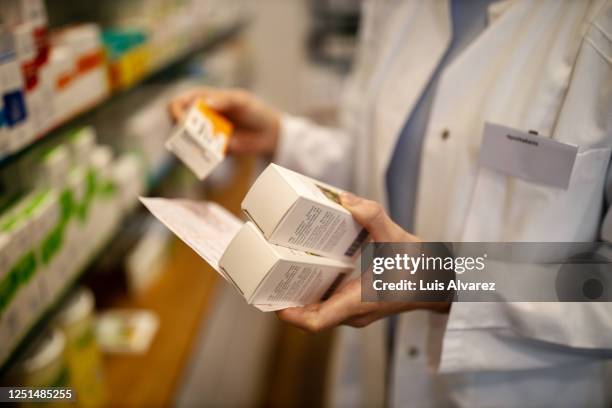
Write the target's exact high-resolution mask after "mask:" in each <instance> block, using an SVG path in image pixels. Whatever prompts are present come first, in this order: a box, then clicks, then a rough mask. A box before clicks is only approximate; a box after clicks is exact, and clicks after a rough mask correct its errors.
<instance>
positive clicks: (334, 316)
mask: <svg viewBox="0 0 612 408" xmlns="http://www.w3.org/2000/svg"><path fill="white" fill-rule="evenodd" d="M340 198H341V202H342V205H343V206H344V207H345V208H346V209H347V210H349V211H350V212H351V213H352V214H353V217H354V218H355V220H357V222H359V223H360V224H361V225H363V226H364V228H366V229H367V230H368V232H369V233H370V237H371V238H372V240H373V241H377V242H419V239H418V238H417V237H415V236H414V235H412V234H409V233H408V232H406V231H404V230H403V229H402V228H401V227H400V226H399V225H397V224H396V223H394V222H393V221H392V220H391V218H389V216H388V215H387V213H386V212H385V210H384V209H383V208H382V207H381V206H380V204H378V203H376V202H374V201H370V200H366V199H363V198H360V197H356V196H354V195H352V194H349V193H345V194H342V195H341V197H340ZM449 308H450V304H449V303H446V302H362V301H361V279H360V278H356V279H353V280H351V281H349V282H347V283H346V284H345V285H344V286H343V287H341V288H340V289H339V290H337V291H336V292H335V293H334V294H333V295H332V296H331V297H330V298H329V299H327V300H326V301H323V302H319V303H315V304H312V305H308V306H305V307H292V308H288V309H285V310H281V311H279V312H277V315H278V317H279V318H280V319H281V320H284V321H286V322H288V323H291V324H293V325H295V326H297V327H300V328H302V329H304V330H307V331H310V332H319V331H321V330H326V329H329V328H332V327H336V326H339V325H341V324H345V325H349V326H353V327H364V326H367V325H368V324H370V323H372V322H374V321H376V320H378V319H381V318H383V317H386V316H389V315H392V314H396V313H401V312H406V311H409V310H415V309H429V310H434V311H437V312H443V313H445V312H448V310H449Z"/></svg>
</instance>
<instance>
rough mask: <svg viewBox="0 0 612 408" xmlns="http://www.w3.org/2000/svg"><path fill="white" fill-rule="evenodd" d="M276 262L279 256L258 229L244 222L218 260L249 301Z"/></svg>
mask: <svg viewBox="0 0 612 408" xmlns="http://www.w3.org/2000/svg"><path fill="white" fill-rule="evenodd" d="M277 261H278V254H277V253H276V252H275V251H274V249H273V248H272V246H271V245H270V244H268V243H267V241H266V240H265V238H264V237H263V235H261V232H259V230H258V229H257V227H256V226H255V225H253V224H252V223H251V222H248V221H247V223H246V224H245V225H244V226H243V227H242V228H241V229H240V231H238V233H237V234H236V236H235V237H234V239H232V241H231V242H230V244H229V245H228V247H227V249H226V250H225V252H224V253H223V255H222V256H221V259H220V260H219V266H220V267H221V268H222V269H223V270H224V272H225V273H226V274H227V275H229V276H230V278H231V280H232V282H233V283H234V284H235V285H236V286H237V287H238V288H239V289H240V291H241V292H242V294H243V295H244V297H245V298H246V299H250V298H251V296H252V294H253V293H254V292H255V290H256V289H257V287H258V286H259V284H260V283H261V282H262V281H263V280H264V278H265V276H266V275H267V274H268V272H269V271H271V270H272V269H273V267H274V264H276V262H277Z"/></svg>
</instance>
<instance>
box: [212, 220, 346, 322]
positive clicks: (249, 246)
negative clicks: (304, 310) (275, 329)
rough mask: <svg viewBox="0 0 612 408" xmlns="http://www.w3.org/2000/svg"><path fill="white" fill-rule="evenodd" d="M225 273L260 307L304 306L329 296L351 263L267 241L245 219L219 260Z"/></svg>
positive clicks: (252, 302)
mask: <svg viewBox="0 0 612 408" xmlns="http://www.w3.org/2000/svg"><path fill="white" fill-rule="evenodd" d="M219 267H220V269H221V272H222V273H223V274H224V275H225V277H226V278H227V279H228V280H229V281H230V282H232V283H233V284H234V286H235V287H236V288H237V289H238V290H239V291H240V293H241V294H242V295H243V296H244V298H245V299H246V300H247V302H248V303H250V304H253V305H254V306H256V307H257V308H259V309H261V310H277V309H281V308H284V307H292V306H304V305H307V304H311V303H316V302H318V301H320V300H322V299H324V298H326V297H328V296H329V295H330V294H331V293H332V292H333V291H334V290H335V289H336V288H337V287H338V285H339V284H340V283H341V282H342V281H343V280H344V278H345V277H346V276H348V275H349V274H350V273H351V271H352V270H353V265H352V264H350V263H347V262H342V261H338V260H335V259H330V258H324V257H320V256H316V255H311V254H308V253H305V252H300V251H296V250H292V249H289V248H285V247H281V246H278V245H273V244H270V243H269V242H268V241H266V239H265V237H264V236H263V235H262V234H261V232H260V231H259V229H258V228H257V227H256V226H255V225H254V224H253V223H251V222H248V221H247V222H246V223H245V224H244V225H243V226H242V227H241V228H240V230H239V231H238V233H237V234H236V236H235V237H234V238H233V239H232V241H231V242H230V244H229V245H228V246H227V248H226V249H225V251H224V253H223V255H222V256H221V259H220V261H219Z"/></svg>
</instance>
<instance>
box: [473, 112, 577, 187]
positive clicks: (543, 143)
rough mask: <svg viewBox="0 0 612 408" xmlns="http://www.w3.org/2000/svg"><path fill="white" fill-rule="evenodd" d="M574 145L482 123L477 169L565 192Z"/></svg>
mask: <svg viewBox="0 0 612 408" xmlns="http://www.w3.org/2000/svg"><path fill="white" fill-rule="evenodd" d="M577 154H578V146H575V145H571V144H567V143H561V142H558V141H556V140H552V139H549V138H547V137H543V136H539V135H537V134H533V133H528V132H522V131H520V130H516V129H512V128H509V127H506V126H501V125H495V124H492V123H485V127H484V135H483V138H482V145H481V147H480V159H479V163H480V165H481V166H484V167H488V168H490V169H492V170H495V171H498V172H501V173H504V174H507V175H509V176H513V177H518V178H520V179H523V180H526V181H530V182H533V183H538V184H544V185H547V186H550V187H556V188H562V189H564V190H567V187H568V186H569V182H570V178H571V176H572V169H573V168H574V162H575V161H576V155H577Z"/></svg>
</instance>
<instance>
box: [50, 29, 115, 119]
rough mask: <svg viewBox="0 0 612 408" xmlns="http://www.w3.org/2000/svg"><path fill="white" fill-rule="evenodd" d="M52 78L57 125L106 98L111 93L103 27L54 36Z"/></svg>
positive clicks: (61, 32) (52, 39) (66, 30)
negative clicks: (101, 29)
mask: <svg viewBox="0 0 612 408" xmlns="http://www.w3.org/2000/svg"><path fill="white" fill-rule="evenodd" d="M51 43H52V49H51V57H50V63H49V64H50V66H49V72H50V79H51V81H52V84H53V88H52V89H53V92H54V98H53V100H54V102H55V103H54V108H55V117H54V121H55V122H61V121H63V120H65V119H67V118H69V117H71V116H73V115H75V114H76V113H77V112H81V111H83V110H84V109H86V108H87V107H91V106H93V105H94V104H95V103H97V102H99V101H101V100H102V99H104V98H106V97H107V96H108V94H109V92H110V84H109V81H108V72H107V65H106V59H105V54H104V47H103V45H102V40H101V33H100V28H99V27H98V26H97V25H96V24H93V23H89V24H78V25H74V26H70V27H67V28H64V29H61V30H58V31H56V32H54V33H53V34H52V37H51Z"/></svg>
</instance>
